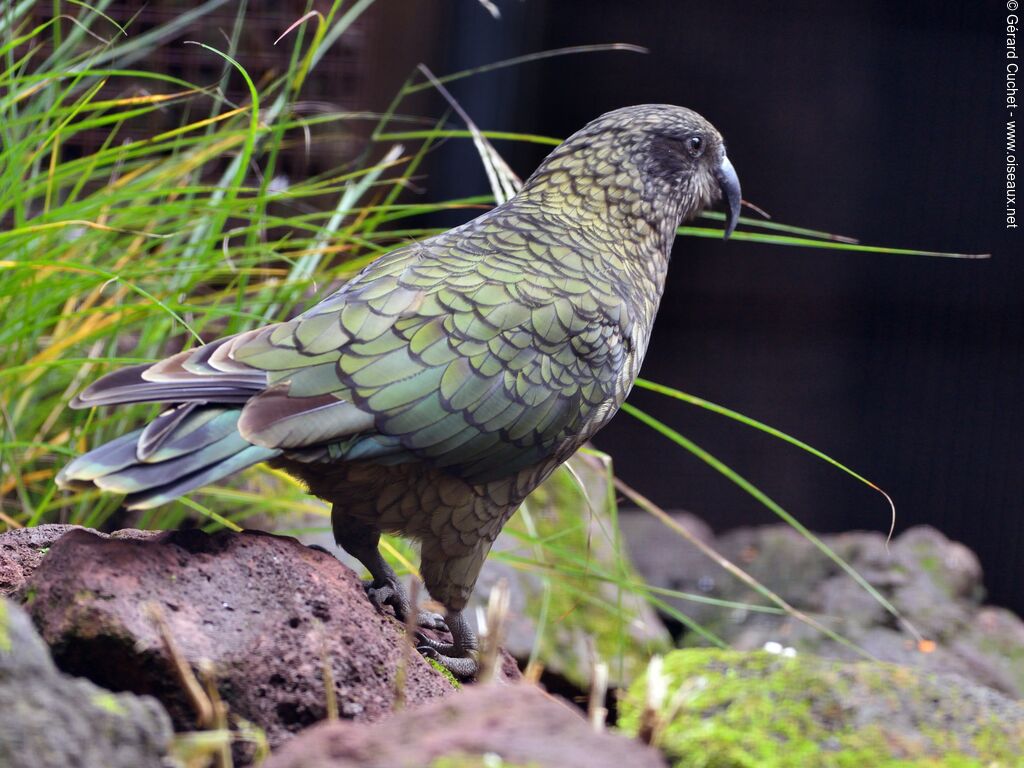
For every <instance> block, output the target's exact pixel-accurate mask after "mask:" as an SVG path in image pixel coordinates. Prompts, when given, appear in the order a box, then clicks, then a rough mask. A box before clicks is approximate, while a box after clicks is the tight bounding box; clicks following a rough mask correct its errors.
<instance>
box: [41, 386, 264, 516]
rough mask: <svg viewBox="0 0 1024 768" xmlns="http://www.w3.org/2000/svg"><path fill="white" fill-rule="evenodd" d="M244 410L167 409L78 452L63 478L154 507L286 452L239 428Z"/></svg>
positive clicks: (137, 504)
mask: <svg viewBox="0 0 1024 768" xmlns="http://www.w3.org/2000/svg"><path fill="white" fill-rule="evenodd" d="M240 413H241V410H240V409H238V408H230V407H227V408H225V407H213V406H193V407H190V408H188V409H187V411H186V412H184V413H181V412H179V411H178V410H177V409H176V410H172V411H167V412H165V413H163V414H161V416H159V417H157V420H156V421H155V422H154V423H152V424H150V425H149V426H147V427H146V428H144V429H140V430H136V431H135V432H132V433H130V434H128V435H124V436H123V437H119V438H117V439H116V440H113V441H111V442H109V443H107V444H106V445H101V446H100V447H99V448H96V449H94V450H92V451H90V452H89V453H87V454H85V455H83V456H80V457H78V458H77V459H75V460H74V461H72V462H71V463H70V464H68V465H67V466H66V467H64V469H63V470H61V472H60V473H59V474H58V476H57V483H58V484H59V485H61V486H62V487H67V486H69V485H81V484H83V483H85V484H93V485H95V486H97V487H99V488H102V489H103V490H109V491H115V492H119V493H125V494H128V495H127V497H126V498H125V506H126V507H128V508H129V509H148V508H150V507H155V506H158V505H159V504H163V503H165V502H168V501H170V500H172V499H174V498H177V497H178V496H181V495H182V494H185V493H188V492H189V491H192V490H195V489H196V488H199V487H200V486H203V485H206V484H207V483H212V482H214V481H216V480H220V479H222V478H224V477H227V476H228V475H231V474H234V473H235V472H238V471H240V470H242V469H245V468H246V467H249V466H252V465H253V464H258V463H260V462H262V461H266V460H268V459H271V458H274V457H275V456H278V455H280V454H281V451H280V450H279V449H274V448H263V447H260V446H255V445H252V444H251V443H249V442H248V441H247V440H245V438H243V437H242V436H241V435H240V434H239V433H238V417H239V414H240ZM161 419H164V420H165V421H164V422H160V420H161ZM150 430H152V432H151V434H150V435H149V436H148V438H147V431H150Z"/></svg>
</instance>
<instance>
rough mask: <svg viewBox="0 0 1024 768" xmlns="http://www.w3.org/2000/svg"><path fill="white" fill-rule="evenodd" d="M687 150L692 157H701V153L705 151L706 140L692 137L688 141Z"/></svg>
mask: <svg viewBox="0 0 1024 768" xmlns="http://www.w3.org/2000/svg"><path fill="white" fill-rule="evenodd" d="M686 149H687V151H688V152H689V153H690V157H700V154H701V152H703V151H704V139H702V138H701V137H700V136H691V137H690V138H688V139H687V140H686Z"/></svg>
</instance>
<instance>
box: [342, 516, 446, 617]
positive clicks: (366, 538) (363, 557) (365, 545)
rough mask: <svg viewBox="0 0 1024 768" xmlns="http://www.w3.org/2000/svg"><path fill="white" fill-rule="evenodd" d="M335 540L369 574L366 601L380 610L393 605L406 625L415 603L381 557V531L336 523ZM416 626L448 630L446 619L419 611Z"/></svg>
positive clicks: (347, 521) (354, 524) (356, 524)
mask: <svg viewBox="0 0 1024 768" xmlns="http://www.w3.org/2000/svg"><path fill="white" fill-rule="evenodd" d="M334 538H335V541H337V542H338V545H339V546H340V547H341V548H342V549H344V550H345V551H346V552H348V553H349V554H350V555H352V556H353V557H354V558H356V559H357V560H358V561H359V562H360V563H362V564H363V566H364V567H365V568H366V570H368V571H369V572H370V579H371V580H370V581H369V582H366V583H365V584H364V587H365V589H366V597H367V598H368V599H369V601H370V602H371V603H372V604H373V605H374V607H375V608H377V610H383V608H384V606H385V605H390V606H391V607H392V608H393V609H394V611H395V618H397V619H398V620H399V621H402V622H404V621H406V620H407V618H408V616H409V611H411V610H412V603H411V602H410V600H409V595H408V593H407V592H406V591H405V587H404V586H403V585H402V582H401V581H399V579H398V576H397V574H395V571H394V569H393V568H392V567H391V566H390V565H388V562H387V560H385V559H384V558H383V556H381V554H380V531H377V530H374V529H373V528H370V527H369V526H366V525H361V524H359V523H355V522H353V521H350V520H345V521H344V523H343V524H340V521H339V520H337V519H335V521H334ZM416 624H417V626H420V627H424V628H426V629H436V630H445V629H447V626H446V625H445V621H444V618H443V617H442V616H440V615H439V614H436V613H433V612H431V611H419V613H418V614H417V617H416Z"/></svg>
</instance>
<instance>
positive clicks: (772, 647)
mask: <svg viewBox="0 0 1024 768" xmlns="http://www.w3.org/2000/svg"><path fill="white" fill-rule="evenodd" d="M763 650H764V651H765V652H766V653H775V654H779V653H782V643H776V642H775V641H774V640H769V641H768V642H767V643H765V644H764V649H763Z"/></svg>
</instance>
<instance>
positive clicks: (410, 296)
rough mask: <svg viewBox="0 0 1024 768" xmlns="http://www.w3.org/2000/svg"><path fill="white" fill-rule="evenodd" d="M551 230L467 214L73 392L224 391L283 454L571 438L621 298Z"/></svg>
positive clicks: (429, 451)
mask: <svg viewBox="0 0 1024 768" xmlns="http://www.w3.org/2000/svg"><path fill="white" fill-rule="evenodd" d="M499 212H500V209H496V210H495V211H493V212H492V213H495V214H497V213H499ZM512 223H513V224H516V222H512ZM566 237H567V236H566V235H565V234H564V232H563V233H559V232H558V229H557V228H556V227H551V228H550V229H549V230H545V229H544V228H543V227H542V226H540V225H539V223H538V222H530V226H523V225H522V222H519V225H518V226H512V225H510V223H509V222H507V221H505V222H502V221H498V222H495V221H494V217H491V216H485V217H482V218H481V219H477V220H476V221H474V222H471V223H470V225H466V226H464V227H461V228H458V229H455V230H452V231H450V232H447V233H445V234H443V235H440V236H438V237H435V238H432V239H431V240H428V241H424V242H423V243H419V244H415V245H411V246H407V247H404V248H399V249H397V250H396V251H393V252H391V253H390V254H388V255H386V256H384V257H382V258H380V259H378V260H377V261H375V262H374V263H373V264H371V265H369V266H368V267H367V268H366V269H365V270H364V271H363V272H362V273H360V274H359V275H358V276H357V277H356V278H354V279H353V280H352V281H350V282H349V283H347V284H346V285H345V286H343V287H342V288H341V289H340V290H339V291H337V292H336V293H334V294H332V295H331V296H329V297H327V298H326V299H324V300H323V301H322V302H320V303H319V304H317V305H316V306H314V307H313V308H311V309H310V310H308V311H307V312H305V313H304V314H302V315H300V316H299V317H297V318H295V319H294V320H291V321H288V322H284V323H278V324H275V325H270V326H266V327H264V328H259V329H256V330H253V331H248V332H246V333H242V334H238V335H236V336H232V337H228V338H225V339H220V340H218V341H215V342H213V343H211V344H207V345H206V346H203V347H199V348H198V349H194V350H189V351H186V352H182V353H180V354H178V355H174V356H172V357H170V358H168V359H166V360H164V361H161V362H159V363H156V364H154V365H151V366H136V367H134V368H129V369H124V370H121V371H117V372H114V373H112V374H110V375H108V376H107V377H104V378H103V379H101V380H100V381H98V382H96V383H95V384H93V385H92V386H91V387H89V388H88V389H87V390H85V391H84V392H83V393H82V394H81V395H80V396H79V398H77V399H76V401H75V403H74V405H76V406H77V407H88V406H93V405H107V404H113V403H124V402H146V401H159V402H172V403H224V404H234V405H235V407H241V408H242V413H241V416H240V418H239V421H238V430H239V432H240V433H241V435H242V436H243V437H244V438H245V439H246V440H248V441H249V442H251V443H253V444H256V445H259V446H263V447H265V448H273V449H283V450H286V451H288V452H289V454H290V455H293V456H294V457H296V458H299V459H302V458H303V457H305V458H306V460H318V459H323V458H327V459H331V460H345V459H374V460H377V461H388V462H401V461H411V460H420V461H427V462H429V463H431V464H433V465H435V466H439V467H445V468H448V469H449V471H451V472H453V473H455V474H458V475H459V476H462V477H464V478H466V479H468V480H473V481H479V482H483V481H486V480H488V479H492V478H495V477H500V476H503V475H509V474H511V473H513V472H515V471H517V470H518V469H521V468H524V467H527V466H530V465H532V464H535V463H537V462H539V461H542V460H543V459H545V458H547V457H549V456H551V455H553V454H554V453H556V452H557V451H560V450H563V449H564V448H565V447H566V446H567V445H569V444H571V443H573V442H574V441H575V444H578V443H580V442H582V441H583V440H584V439H586V437H588V436H589V434H590V433H591V432H592V431H593V429H594V427H595V425H599V424H600V423H603V420H605V419H606V418H607V417H608V416H610V414H611V413H612V412H614V408H615V407H617V405H618V403H619V402H621V400H622V398H623V397H624V396H625V391H626V389H627V388H628V386H629V384H630V383H631V381H632V375H633V373H635V365H634V364H632V363H635V359H636V354H635V352H636V351H635V349H634V344H633V338H632V336H631V329H632V327H633V326H634V321H633V317H632V314H631V312H630V309H629V307H630V305H629V302H628V301H627V300H626V299H625V298H624V297H623V296H621V295H619V294H617V293H616V291H615V285H616V281H615V279H614V275H611V274H594V273H593V271H592V265H593V260H592V259H587V258H584V255H585V246H584V245H581V244H580V243H577V242H571V241H567V240H566ZM588 269H589V270H591V271H590V272H588ZM168 418H170V417H168ZM163 427H164V425H163V423H162V422H161V423H160V425H157V424H156V423H154V426H153V428H152V435H147V440H146V441H145V443H146V451H147V452H149V451H156V450H158V449H159V448H160V446H161V445H162V442H163V438H164V435H165V433H166V432H167V431H168V430H167V429H164V428H163ZM575 444H573V445H571V446H570V447H571V448H574V447H575Z"/></svg>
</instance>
